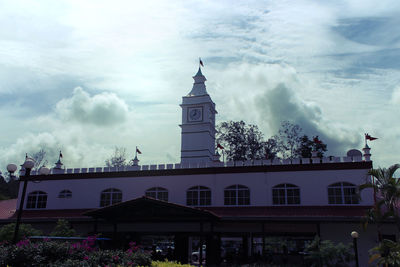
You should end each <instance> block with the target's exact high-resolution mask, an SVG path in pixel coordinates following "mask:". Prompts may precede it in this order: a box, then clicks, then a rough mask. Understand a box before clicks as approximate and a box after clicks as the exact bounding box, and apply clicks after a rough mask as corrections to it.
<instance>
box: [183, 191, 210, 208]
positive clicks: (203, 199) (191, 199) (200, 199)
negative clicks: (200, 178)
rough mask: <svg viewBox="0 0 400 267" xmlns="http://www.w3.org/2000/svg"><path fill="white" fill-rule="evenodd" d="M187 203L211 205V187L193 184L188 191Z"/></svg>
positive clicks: (191, 204)
mask: <svg viewBox="0 0 400 267" xmlns="http://www.w3.org/2000/svg"><path fill="white" fill-rule="evenodd" d="M186 205H188V206H210V205H211V189H210V188H208V187H205V186H193V187H191V188H189V189H188V190H187V191H186Z"/></svg>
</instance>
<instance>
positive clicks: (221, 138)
mask: <svg viewBox="0 0 400 267" xmlns="http://www.w3.org/2000/svg"><path fill="white" fill-rule="evenodd" d="M217 130H218V132H217V143H219V144H221V145H222V146H223V147H224V148H225V153H226V157H227V160H254V159H271V160H273V159H274V158H276V157H278V155H279V156H280V157H283V158H291V159H292V158H297V157H307V158H310V157H311V151H313V150H316V151H317V152H318V156H319V157H322V156H323V154H324V152H325V151H327V146H326V144H324V143H322V142H320V143H316V142H314V139H315V138H317V139H318V136H314V137H313V140H310V139H309V137H308V136H307V135H302V129H301V127H300V126H299V125H297V124H293V123H291V122H289V121H284V122H282V124H281V128H280V129H279V134H278V135H275V136H272V137H271V138H269V139H267V141H264V139H263V134H262V132H261V131H260V130H259V129H258V127H257V125H252V124H249V125H246V123H245V122H244V121H228V122H222V123H220V124H219V125H218V126H217ZM318 141H319V140H318Z"/></svg>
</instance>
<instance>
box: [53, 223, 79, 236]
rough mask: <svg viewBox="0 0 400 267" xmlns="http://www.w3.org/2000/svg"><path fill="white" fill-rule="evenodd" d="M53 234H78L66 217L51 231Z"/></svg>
mask: <svg viewBox="0 0 400 267" xmlns="http://www.w3.org/2000/svg"><path fill="white" fill-rule="evenodd" d="M50 235H51V236H76V231H75V230H74V229H72V228H71V225H70V224H69V222H68V221H66V220H64V219H59V220H58V221H57V225H56V226H55V227H54V229H53V231H52V232H51V233H50Z"/></svg>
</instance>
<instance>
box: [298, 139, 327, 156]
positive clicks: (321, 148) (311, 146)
mask: <svg viewBox="0 0 400 267" xmlns="http://www.w3.org/2000/svg"><path fill="white" fill-rule="evenodd" d="M315 140H318V142H315ZM326 147H327V146H326V144H324V143H323V142H322V141H320V140H319V139H318V135H317V136H313V140H310V139H309V138H308V136H307V135H303V136H302V137H301V138H300V143H299V146H298V148H297V150H296V155H298V156H299V157H302V158H311V156H312V155H311V152H312V151H317V156H318V157H320V158H321V157H323V156H324V152H325V151H327V149H326Z"/></svg>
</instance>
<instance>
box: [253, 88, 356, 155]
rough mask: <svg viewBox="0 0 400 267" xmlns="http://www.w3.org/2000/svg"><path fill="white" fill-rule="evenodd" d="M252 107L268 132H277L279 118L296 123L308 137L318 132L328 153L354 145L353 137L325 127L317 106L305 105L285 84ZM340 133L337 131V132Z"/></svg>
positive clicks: (337, 152)
mask: <svg viewBox="0 0 400 267" xmlns="http://www.w3.org/2000/svg"><path fill="white" fill-rule="evenodd" d="M256 108H257V109H258V111H259V113H260V114H261V117H262V120H263V121H264V122H265V123H267V124H268V126H269V128H270V129H271V131H272V133H271V135H272V134H275V133H277V132H278V130H279V127H280V125H281V122H282V121H290V122H292V123H295V124H298V125H299V126H300V127H301V128H302V129H303V132H304V133H305V134H307V135H309V136H315V135H318V136H319V137H320V139H321V140H323V141H324V142H325V143H326V144H327V145H328V154H329V155H331V154H332V155H340V156H341V155H344V154H345V153H346V151H347V150H349V149H350V148H358V147H359V145H360V144H359V141H358V140H357V136H355V135H354V134H352V133H350V132H344V131H341V130H340V129H335V128H329V127H326V126H329V124H328V125H326V122H325V121H324V120H323V117H322V111H321V109H320V108H319V107H318V106H315V105H307V104H306V103H304V102H301V100H299V99H297V98H296V97H295V94H294V92H293V91H292V90H291V89H290V88H288V87H287V86H286V85H285V84H283V83H281V84H278V85H277V86H276V87H275V88H273V89H272V90H267V91H265V92H264V93H263V94H262V95H260V96H258V97H257V99H256ZM339 132H340V134H338V133H339Z"/></svg>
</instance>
